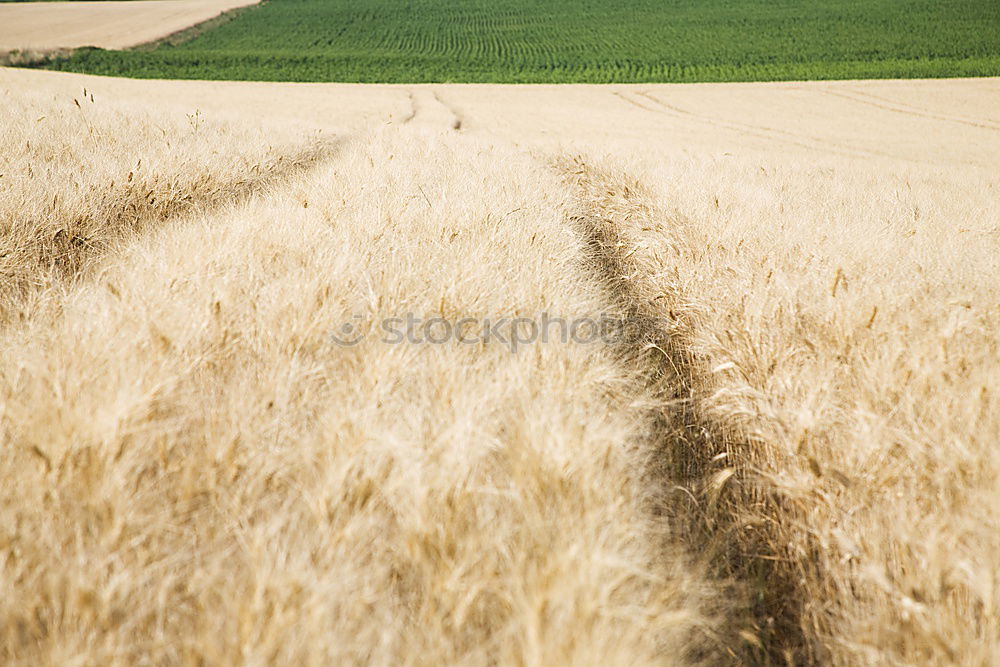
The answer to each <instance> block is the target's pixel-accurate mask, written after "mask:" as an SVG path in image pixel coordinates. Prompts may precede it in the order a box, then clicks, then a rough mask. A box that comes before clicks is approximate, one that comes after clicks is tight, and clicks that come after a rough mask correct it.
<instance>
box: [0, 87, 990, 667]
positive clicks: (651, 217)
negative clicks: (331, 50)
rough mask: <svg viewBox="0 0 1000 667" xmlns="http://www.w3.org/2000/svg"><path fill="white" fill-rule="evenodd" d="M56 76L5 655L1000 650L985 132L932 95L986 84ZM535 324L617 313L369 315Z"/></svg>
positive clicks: (903, 653)
mask: <svg viewBox="0 0 1000 667" xmlns="http://www.w3.org/2000/svg"><path fill="white" fill-rule="evenodd" d="M22 75H23V76H30V77H32V79H31V81H32V83H33V88H40V89H43V91H44V92H43V93H42V94H38V93H37V92H29V91H26V90H19V89H18V87H17V85H15V83H16V82H17V81H18V79H17V77H18V76H22ZM51 76H52V75H48V74H45V73H30V74H25V73H18V74H12V75H10V78H7V79H5V81H6V86H7V88H6V89H5V90H4V91H3V94H4V95H5V96H6V97H7V98H8V100H11V101H13V102H14V103H15V104H16V105H18V106H17V107H16V108H15V106H13V105H8V106H7V107H6V108H5V112H4V113H7V114H9V115H10V118H9V122H8V123H7V124H6V127H16V128H17V129H18V131H17V132H16V133H14V132H8V133H6V134H5V135H3V136H2V138H0V140H2V141H3V142H4V145H5V146H6V147H7V149H8V150H6V152H5V158H4V159H5V161H4V162H2V163H0V179H3V184H4V186H5V188H6V189H5V190H4V193H5V194H4V196H3V198H0V223H2V225H3V226H2V227H0V229H2V231H3V232H4V234H0V261H2V262H4V263H3V264H0V267H2V270H3V271H4V273H5V274H7V275H10V276H16V277H17V280H16V281H13V282H10V283H8V284H9V285H15V283H16V284H17V285H18V286H19V287H18V289H16V290H13V289H12V290H7V291H4V292H0V299H2V300H3V301H2V304H3V307H0V317H2V318H3V319H2V322H0V323H2V327H0V339H2V343H3V344H2V345H0V444H2V446H3V447H4V448H5V453H6V454H7V456H5V457H3V458H2V459H0V480H2V481H3V482H4V484H2V485H0V547H2V551H0V555H2V558H0V573H2V574H3V576H2V577H0V581H2V582H3V583H2V586H3V590H2V593H3V594H2V595H0V600H2V601H0V656H2V658H3V659H4V660H5V661H7V662H11V663H21V664H29V663H30V664H38V663H55V662H59V661H60V659H61V658H62V657H64V656H66V655H69V654H73V655H77V656H80V655H83V656H86V657H87V658H89V659H91V660H92V661H94V662H101V663H108V664H116V663H117V664H126V663H134V662H136V661H140V660H144V659H145V660H151V661H154V662H164V663H177V662H187V661H207V662H223V663H225V662H237V661H259V662H298V663H304V662H310V661H314V662H365V663H376V664H397V663H398V662H399V661H400V660H402V659H404V658H407V657H412V656H419V658H417V662H420V663H426V664H443V663H456V662H466V663H470V664H490V663H503V664H515V663H533V664H539V663H541V664H581V663H592V664H602V665H603V664H657V663H663V662H667V663H679V664H699V663H706V662H708V663H715V664H717V663H720V662H757V663H761V664H773V663H776V662H787V663H789V664H806V663H858V662H899V663H916V662H921V661H923V662H940V661H943V660H948V659H950V660H964V661H968V662H975V661H985V660H986V659H988V657H989V656H990V655H992V654H993V653H994V652H995V650H996V649H997V648H998V645H997V639H996V637H997V636H998V634H997V632H996V631H997V630H998V629H1000V617H998V615H997V613H996V609H1000V604H997V603H1000V587H998V585H997V582H996V581H994V580H993V579H991V578H990V577H991V576H992V573H993V572H995V566H996V562H995V558H996V554H997V553H1000V545H998V544H997V535H998V534H1000V531H997V530H996V528H997V527H998V525H1000V515H998V513H997V509H996V508H997V505H996V503H995V493H996V482H997V481H998V480H1000V459H998V457H997V456H998V455H997V454H996V452H995V447H994V440H995V436H996V435H997V434H998V432H1000V423H998V422H997V419H998V416H997V415H998V414H1000V410H997V407H998V406H997V401H998V400H1000V399H998V396H997V394H996V392H995V387H994V386H992V385H991V379H990V378H992V377H995V376H994V373H995V372H996V371H997V363H998V361H997V360H998V359H1000V355H997V352H998V351H1000V339H998V338H997V331H998V330H1000V311H998V310H997V307H996V304H997V303H1000V299H998V298H997V287H996V285H998V284H1000V282H997V281H993V280H989V279H986V278H989V277H991V276H996V275H1000V266H998V265H997V260H996V258H997V256H998V254H997V253H996V250H997V248H996V244H997V243H998V242H1000V236H998V235H997V228H996V214H997V211H998V207H1000V204H998V202H997V200H996V198H995V193H996V192H997V188H998V187H1000V184H998V183H997V182H996V177H995V171H993V170H991V169H989V164H990V161H991V160H993V161H995V155H994V154H992V153H991V152H990V146H991V145H992V144H990V143H989V142H990V141H995V138H994V139H991V137H993V135H994V134H995V132H994V131H993V128H992V127H991V121H990V120H989V116H988V114H987V113H979V112H978V111H976V110H968V111H964V112H963V113H962V116H961V120H962V121H963V122H954V121H955V120H956V119H957V118H958V116H957V115H953V114H949V113H947V112H945V111H942V108H941V107H940V105H938V104H937V102H935V100H936V99H938V98H940V97H941V96H942V95H943V94H945V93H951V92H954V93H955V94H961V95H966V96H971V95H973V94H975V95H985V93H983V89H981V88H975V89H974V90H972V88H971V87H967V86H968V85H969V84H961V85H960V84H946V83H936V84H933V86H932V85H931V84H927V85H928V86H931V87H930V88H928V90H930V91H931V92H930V93H927V94H924V95H916V94H915V95H914V96H913V97H911V98H905V99H908V100H909V101H905V99H904V100H901V101H899V102H898V103H897V102H893V103H891V104H888V105H885V106H889V107H892V108H881V106H880V107H878V108H869V106H868V105H866V104H858V103H857V99H856V98H857V96H859V95H863V94H864V95H871V96H872V99H875V96H889V98H890V99H892V97H893V96H894V95H899V94H902V93H900V91H899V90H897V89H894V88H893V85H895V84H886V87H885V89H884V90H883V89H876V90H875V91H874V92H873V91H871V90H868V91H854V90H852V89H851V88H850V86H855V85H858V84H843V86H841V87H837V86H833V87H832V88H829V89H827V88H825V87H823V86H817V88H818V91H817V93H816V94H815V100H819V101H818V102H815V103H814V104H812V105H809V106H807V107H805V108H804V109H802V110H801V114H800V115H801V116H802V117H804V118H807V119H808V118H820V119H822V118H824V116H823V114H824V113H828V112H829V109H827V108H826V106H825V105H826V104H828V102H827V100H828V99H829V98H831V97H833V98H838V95H841V94H842V95H843V96H846V97H851V99H850V100H845V102H846V106H845V107H844V108H846V109H854V111H853V112H851V113H858V114H860V113H864V114H872V115H870V116H868V115H865V116H863V119H865V120H867V121H870V122H872V123H875V124H878V123H881V124H880V125H878V128H877V129H876V130H875V131H874V132H873V134H872V135H870V136H867V135H866V136H862V137H857V136H846V135H844V134H843V133H840V132H841V131H840V130H839V129H838V126H835V125H834V126H832V127H831V126H827V125H822V123H818V124H816V125H809V123H808V122H806V121H803V122H802V123H800V124H798V125H793V124H791V123H789V124H788V126H787V127H788V129H784V128H782V127H781V125H780V123H778V120H779V119H776V118H770V116H772V115H774V114H776V113H780V111H772V110H773V109H780V108H781V106H782V104H781V103H786V102H788V101H789V100H795V99H802V98H803V97H805V96H806V93H805V92H804V91H803V90H802V87H801V86H798V85H796V86H787V87H773V88H752V89H751V88H739V89H736V90H737V91H738V93H739V95H738V98H739V99H740V100H741V101H744V106H743V107H741V108H739V109H736V110H735V111H734V112H733V113H732V114H731V115H729V116H727V115H726V111H725V109H723V110H719V108H718V105H717V104H716V102H717V100H718V99H719V97H718V96H719V95H722V94H723V93H724V92H725V91H723V90H722V89H719V88H712V87H707V88H694V89H692V88H655V89H654V88H649V87H645V86H643V87H634V88H615V89H611V90H608V89H603V88H569V89H565V90H560V91H559V97H558V98H557V97H552V96H551V95H552V94H553V93H552V91H548V90H546V89H535V90H531V89H529V90H527V91H525V90H521V89H518V90H513V89H498V90H496V91H491V90H488V89H483V88H474V89H471V90H469V89H465V88H462V87H456V86H441V87H437V86H401V87H391V88H387V89H384V90H377V89H375V90H367V89H365V90H362V89H359V88H357V87H344V88H325V87H314V88H290V87H289V88H273V89H272V88H266V87H258V88H253V87H249V86H248V87H240V86H235V85H233V86H231V88H229V89H228V90H227V89H224V88H223V87H219V89H218V90H216V89H210V88H207V87H201V86H202V84H192V86H193V87H192V88H191V89H189V91H188V92H186V93H185V94H191V95H192V99H197V104H198V105H199V106H198V107H197V109H195V108H192V105H191V103H188V102H183V103H178V102H177V101H176V100H175V101H174V102H172V103H169V104H168V103H165V104H164V105H163V110H162V111H160V112H157V113H153V112H151V111H150V110H149V109H144V108H143V107H141V106H139V105H138V104H137V103H136V101H135V100H134V99H133V100H132V101H130V96H140V97H145V96H146V95H148V94H149V89H148V88H147V86H151V85H153V84H150V83H147V82H108V81H97V82H96V85H97V86H98V88H97V90H96V91H95V89H93V88H88V91H87V94H86V96H83V95H79V94H78V93H77V92H75V91H76V90H77V88H78V87H80V88H82V84H84V83H86V85H88V86H92V85H95V81H94V80H93V79H84V78H81V79H77V78H75V77H70V78H65V77H63V76H62V75H59V78H49V77H51ZM11 82H15V83H11ZM156 85H163V86H166V84H156ZM210 85H211V86H215V84H210ZM254 85H255V86H259V84H254ZM45 86H51V88H48V89H46V88H45ZM70 86H72V91H71V92H70V93H69V94H67V91H70ZM934 86H936V87H934ZM807 88H808V87H807ZM179 90H181V89H180V88H174V89H171V88H170V87H164V88H163V89H160V94H163V95H166V96H168V97H170V96H174V97H176V95H177V91H179ZM185 90H188V89H185ZM970 90H971V91H972V92H970ZM190 91H194V92H190ZM365 91H367V92H365ZM278 93H280V94H278ZM91 94H95V97H96V101H93V102H92V101H90V99H91V98H90V95H91ZM265 94H266V95H268V96H269V98H268V99H269V100H270V101H267V100H262V98H260V97H255V96H258V95H265ZM213 95H220V96H223V95H231V96H232V97H230V98H225V99H224V98H223V97H220V98H219V100H218V101H213V97H212V96H213ZM364 95H369V96H370V98H365V97H363V96H364ZM526 95H530V98H528V97H524V96H526ZM239 96H243V97H239ZM351 96H354V97H351ZM491 96H492V97H491ZM755 96H756V97H755ZM53 98H54V100H55V101H52V100H53ZM226 99H228V100H229V101H230V102H232V100H233V99H239V100H240V102H239V103H238V104H236V106H238V107H241V108H242V107H246V106H249V105H250V103H249V102H248V100H249V101H253V100H255V101H256V102H255V103H257V104H261V105H263V104H271V105H272V107H271V108H273V110H274V116H273V117H271V118H270V120H262V117H261V115H259V114H258V113H254V114H245V113H244V114H241V113H240V112H232V114H231V115H229V116H226V115H225V112H224V106H223V105H222V102H225V101H226ZM365 99H370V100H372V101H371V102H370V105H371V106H370V108H363V107H364V104H363V103H360V104H359V103H358V101H359V100H361V101H362V102H363V101H364V100H365ZM558 99H563V100H567V102H566V105H567V106H565V107H563V108H560V107H559V104H557V103H555V102H554V101H555V100H558ZM838 99H843V97H840V98H838ZM81 100H83V102H82V103H81ZM351 100H353V102H351V103H349V102H350V101H351ZM746 100H749V101H746ZM623 101H624V102H627V103H628V104H622V102H623ZM304 102H311V103H313V104H314V105H315V108H309V107H308V106H307V105H306V104H305V103H304ZM214 104H218V106H213V105H214ZM755 104H756V105H758V106H757V107H755V106H754V105H755ZM879 104H880V105H882V102H881V101H879ZM324 105H327V106H324ZM504 105H509V106H507V107H505V106H504ZM505 108H506V109H508V111H507V112H506V115H504V112H503V109H505ZM859 108H863V109H865V111H863V112H862V111H858V109H859ZM910 108H912V109H914V110H919V111H920V113H919V114H915V115H914V114H909V113H908V114H901V113H898V111H897V110H898V109H910ZM989 108H990V105H989V104H986V103H984V104H983V105H982V109H989ZM203 109H204V110H205V111H203ZM338 109H339V110H340V115H339V116H338V115H337V113H336V111H337V110H338ZM282 114H286V115H282ZM296 114H300V115H296ZM306 114H312V115H311V116H308V117H307V116H306ZM351 114H355V115H351ZM206 116H208V118H206ZM216 116H218V118H216ZM898 116H905V119H900V118H897V117H898ZM886 117H888V118H891V119H892V123H889V122H888V121H885V120H884V119H885V118H886ZM744 118H745V119H744ZM858 118H862V117H861V116H858ZM292 119H296V120H297V121H301V124H299V125H297V124H295V123H293V122H292ZM387 119H388V120H387ZM762 119H767V120H762ZM879 119H883V120H879ZM307 120H308V122H306V121H307ZM848 120H849V121H850V120H851V119H848ZM602 121H608V122H605V123H603V125H602ZM965 121H967V122H965ZM574 122H575V123H577V125H573V124H572V123H574ZM824 122H825V121H824ZM894 123H911V124H914V125H913V126H912V127H925V126H924V125H920V124H927V123H933V124H934V127H940V128H949V129H947V130H944V129H942V130H941V131H942V132H947V133H949V134H948V137H947V138H950V139H952V140H953V146H952V147H951V149H950V150H951V152H939V153H933V154H929V155H928V157H927V164H918V162H917V160H916V159H915V158H914V156H913V154H912V153H908V152H906V151H908V150H912V147H911V146H910V145H909V144H907V143H905V142H900V143H897V136H896V135H894V134H893V132H892V131H893V129H894V128H895V127H896V126H895V125H894ZM588 124H589V125H588ZM847 124H848V125H849V124H850V123H847ZM858 125H859V126H861V124H860V123H859V124H858ZM318 128H323V129H325V132H324V133H321V134H319V135H317V134H316V131H317V129H318ZM560 128H561V133H559V130H560ZM574 128H575V129H574ZM595 128H596V129H595ZM602 128H603V129H602ZM636 128H638V129H639V130H640V131H641V132H642V134H641V135H640V136H639V137H638V142H633V141H631V140H630V135H629V134H628V133H629V132H631V131H633V130H635V129H636ZM592 129H593V130H594V131H593V132H590V131H589V130H592ZM553 132H556V133H557V136H555V137H552V136H550V133H553ZM695 132H701V133H702V134H701V135H700V137H701V138H700V140H701V141H703V142H704V143H702V144H696V143H694V142H693V140H692V139H690V137H687V135H686V134H685V133H687V134H688V135H689V134H691V133H695ZM331 134H333V135H334V136H335V137H336V139H330V138H323V137H329V136H330V135H331ZM904 134H905V136H904V137H903V138H904V139H906V138H907V137H908V136H910V135H909V134H907V133H904ZM737 135H738V136H740V137H742V138H743V140H744V141H745V143H738V142H735V141H733V142H729V141H728V140H727V139H726V137H729V136H737ZM679 137H686V139H685V140H686V141H689V142H691V143H688V144H685V146H687V147H688V148H689V149H690V150H691V151H692V152H694V155H691V154H683V153H682V152H681V151H680V150H679V149H678V147H679V142H680V139H679ZM643 141H645V142H646V143H647V144H648V145H646V146H644V147H643V146H641V143H642V142H643ZM900 141H901V140H900ZM566 144H571V145H566ZM22 145H23V147H22ZM761 145H766V146H767V150H768V151H770V152H768V153H766V154H765V153H754V150H757V149H755V148H753V147H755V146H761ZM581 146H582V148H581ZM588 149H589V150H588ZM738 150H739V151H742V153H741V154H740V155H738V156H734V155H733V154H732V152H733V151H738ZM591 153H593V154H591ZM598 154H601V155H598ZM818 155H821V157H817V156H818ZM775 156H777V158H776V157H775ZM98 157H100V160H102V161H98ZM875 160H884V161H885V162H884V163H874V162H873V161H875ZM43 176H44V177H43ZM36 210H37V211H45V215H32V212H34V211H36ZM862 238H863V239H865V244H864V245H863V246H862V245H860V244H859V243H857V242H856V241H855V240H856V239H862ZM25 239H28V240H30V241H31V243H26V242H25ZM25 249H27V250H25ZM71 253H75V254H72V257H70V254H71ZM956 258H957V259H956ZM958 260H960V261H958ZM25 295H28V296H27V298H26V297H25ZM541 313H546V314H547V315H556V316H563V317H577V318H585V319H587V321H590V322H593V321H596V320H597V319H598V318H610V321H612V322H614V323H616V324H617V326H618V327H619V329H618V330H619V331H624V332H626V333H627V335H626V336H624V337H619V338H613V339H603V338H601V339H599V340H597V341H593V340H592V341H590V342H589V343H586V344H584V343H579V342H578V341H576V342H573V341H561V342H559V341H555V342H546V343H545V344H542V343H540V342H538V341H534V342H533V343H531V344H528V343H525V344H524V345H523V346H522V347H521V348H519V349H516V350H514V349H512V348H511V347H510V339H508V340H507V341H504V340H503V339H502V338H501V339H500V340H499V341H498V340H497V339H492V340H491V339H489V338H487V339H485V340H478V341H475V340H474V341H473V343H474V344H472V345H468V344H464V343H461V344H460V343H454V344H452V343H453V341H448V342H446V343H442V344H436V343H433V342H431V341H430V340H429V338H430V337H429V336H427V335H426V334H428V333H430V332H431V329H429V328H424V329H421V330H420V331H421V332H422V333H421V335H423V336H424V337H423V338H422V339H421V340H419V341H414V340H409V339H406V341H405V342H401V341H396V343H387V342H386V341H385V340H383V339H382V338H381V336H382V335H383V334H385V333H386V329H385V327H386V322H391V321H395V318H404V319H405V317H406V316H407V315H408V314H410V315H413V314H415V315H416V316H418V317H420V318H423V321H430V320H434V321H436V322H438V323H439V324H440V323H445V324H447V323H448V322H457V321H465V322H467V323H468V322H470V321H471V322H473V323H475V322H481V321H482V320H483V318H492V319H503V320H504V321H513V320H519V321H521V322H522V324H524V325H530V324H531V323H532V322H533V321H534V322H535V324H537V321H538V319H539V316H540V314H541ZM600 321H602V322H603V321H605V320H604V319H601V320H600ZM501 335H504V334H501ZM345 340H347V341H348V342H347V343H345V342H344V341H345ZM574 340H575V339H574ZM899 341H905V345H902V344H900V343H899ZM859 619H862V620H859ZM970 620H971V621H973V622H970ZM862 621H863V622H862Z"/></svg>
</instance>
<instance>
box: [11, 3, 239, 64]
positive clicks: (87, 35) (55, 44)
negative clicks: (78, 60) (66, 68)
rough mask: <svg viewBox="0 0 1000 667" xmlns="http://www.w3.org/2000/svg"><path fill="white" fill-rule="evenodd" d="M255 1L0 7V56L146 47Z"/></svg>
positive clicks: (12, 4) (30, 4)
mask: <svg viewBox="0 0 1000 667" xmlns="http://www.w3.org/2000/svg"><path fill="white" fill-rule="evenodd" d="M258 1H259V0H143V1H142V2H134V1H133V0H100V1H96V0H91V1H86V0H84V1H79V2H28V3H13V2H7V3H3V4H0V25H2V26H3V30H2V31H0V51H12V50H18V51H34V50H37V51H46V50H51V49H65V48H72V47H78V46H97V47H101V48H105V49H123V48H127V47H130V46H135V45H137V44H143V43H146V42H151V41H153V40H156V39H160V38H161V37H166V36H167V35H170V34H172V33H175V32H177V31H179V30H184V29H185V28H188V27H190V26H192V25H194V24H196V23H200V22H202V21H207V20H209V19H211V18H214V17H216V16H218V15H219V14H221V13H222V12H225V11H228V10H230V9H235V8H237V7H244V6H246V5H252V4H254V3H255V2H258Z"/></svg>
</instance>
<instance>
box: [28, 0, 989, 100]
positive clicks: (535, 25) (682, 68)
mask: <svg viewBox="0 0 1000 667" xmlns="http://www.w3.org/2000/svg"><path fill="white" fill-rule="evenodd" d="M194 35H195V36H194V37H193V38H192V39H189V40H187V41H183V42H181V43H174V44H170V43H163V44H161V45H160V46H158V47H156V48H154V49H146V50H132V51H104V50H100V49H86V50H80V51H77V52H76V53H75V54H74V55H72V56H71V57H69V58H66V59H61V60H57V61H54V62H50V63H49V64H48V65H47V66H48V67H51V68H53V69H62V70H70V71H77V72H90V73H95V74H109V75H119V76H133V77H152V78H160V77H164V78H167V77H169V78H198V79H257V80H268V81H359V82H379V81H381V82H447V81H454V82H537V83H555V82H593V83H605V82H661V81H662V82H667V81H753V80H788V79H838V78H885V77H900V78H909V77H947V76H987V75H998V74H1000V1H998V0H622V1H613V0H549V1H547V2H542V1H541V0H506V1H503V2H498V1H496V0H450V1H449V2H440V1H439V0H268V1H267V2H265V3H264V4H262V5H259V6H256V7H253V8H250V9H247V10H244V11H241V12H239V13H238V14H237V15H236V16H235V17H234V18H233V19H232V20H231V21H228V22H221V25H218V26H216V27H213V28H211V29H208V30H204V31H194ZM175 41H176V40H175Z"/></svg>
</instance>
